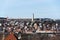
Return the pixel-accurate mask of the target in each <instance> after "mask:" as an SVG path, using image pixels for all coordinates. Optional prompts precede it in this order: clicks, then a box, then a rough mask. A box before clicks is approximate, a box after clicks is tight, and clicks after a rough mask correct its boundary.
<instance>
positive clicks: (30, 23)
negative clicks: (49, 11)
mask: <svg viewBox="0 0 60 40" xmlns="http://www.w3.org/2000/svg"><path fill="white" fill-rule="evenodd" d="M0 40H60V19H55V20H54V19H51V18H34V14H33V17H32V18H19V19H18V18H11V19H9V18H4V17H0Z"/></svg>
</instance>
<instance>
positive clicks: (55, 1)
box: [0, 0, 60, 19]
mask: <svg viewBox="0 0 60 40" xmlns="http://www.w3.org/2000/svg"><path fill="white" fill-rule="evenodd" d="M33 13H34V14H35V18H36V17H37V18H54V19H60V0H0V16H1V17H10V18H25V17H26V18H31V17H32V14H33Z"/></svg>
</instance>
